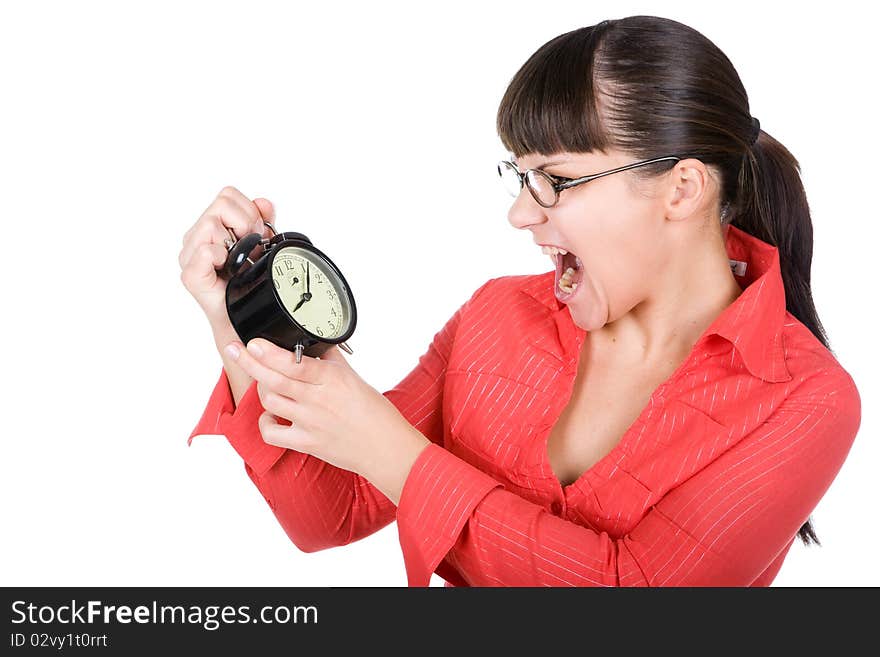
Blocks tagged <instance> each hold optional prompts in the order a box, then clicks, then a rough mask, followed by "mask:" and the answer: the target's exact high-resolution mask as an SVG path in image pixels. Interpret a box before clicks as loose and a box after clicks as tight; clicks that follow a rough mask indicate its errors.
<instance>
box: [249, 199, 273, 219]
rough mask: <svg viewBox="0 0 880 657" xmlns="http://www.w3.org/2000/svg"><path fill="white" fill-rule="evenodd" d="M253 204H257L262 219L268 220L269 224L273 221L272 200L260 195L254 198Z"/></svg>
mask: <svg viewBox="0 0 880 657" xmlns="http://www.w3.org/2000/svg"><path fill="white" fill-rule="evenodd" d="M254 205H256V206H257V210H259V211H260V215H261V216H262V218H263V220H264V221H268V222H269V223H270V224H274V223H275V206H274V205H272V201H270V200H269V199H267V198H262V197H260V198H255V199H254Z"/></svg>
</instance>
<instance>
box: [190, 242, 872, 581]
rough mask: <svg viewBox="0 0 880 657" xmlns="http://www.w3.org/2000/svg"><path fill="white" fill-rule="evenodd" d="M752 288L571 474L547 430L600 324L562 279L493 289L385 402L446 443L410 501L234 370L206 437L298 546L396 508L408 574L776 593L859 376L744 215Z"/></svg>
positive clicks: (371, 523) (213, 406)
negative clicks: (789, 301) (302, 448)
mask: <svg viewBox="0 0 880 657" xmlns="http://www.w3.org/2000/svg"><path fill="white" fill-rule="evenodd" d="M727 251H728V255H729V256H730V258H731V259H734V260H739V261H742V262H745V263H746V267H745V271H743V272H742V273H741V275H740V274H737V280H738V281H739V282H740V285H741V287H742V288H743V293H742V294H741V295H740V296H739V297H738V298H737V299H736V300H735V301H734V302H733V303H732V304H731V305H730V306H728V307H727V308H726V309H725V310H724V311H723V312H722V313H721V314H720V315H719V316H718V317H717V318H716V320H715V321H714V322H713V323H712V325H711V326H709V328H707V329H706V331H704V333H703V334H702V335H701V336H700V338H699V339H698V340H697V342H696V344H695V345H694V347H693V349H692V351H691V353H690V354H689V356H688V358H686V359H685V361H684V362H683V363H682V364H681V365H680V366H679V368H678V369H677V370H676V371H675V372H674V373H673V374H672V375H671V376H670V377H669V378H668V379H667V380H666V381H664V382H663V383H662V384H661V385H660V386H658V387H657V389H656V390H655V391H654V392H653V393H652V395H651V397H650V400H649V402H648V403H647V405H646V406H645V407H644V409H643V410H642V412H641V414H640V415H639V416H638V418H637V419H636V420H635V421H634V422H633V423H632V425H630V427H629V428H628V429H627V430H626V431H625V432H624V434H623V436H622V437H621V439H620V441H619V442H618V443H617V445H616V446H615V447H614V448H613V449H612V450H611V451H610V452H609V453H608V454H606V455H605V457H603V458H602V459H600V460H599V461H598V462H597V463H595V464H594V465H593V466H592V467H591V468H590V469H588V470H587V471H586V472H584V473H583V474H582V475H581V476H580V477H579V478H578V479H577V480H576V481H574V482H572V483H571V484H569V485H567V486H562V485H561V483H560V482H559V480H558V479H556V477H555V475H554V474H553V471H552V469H551V467H550V463H549V460H548V457H547V439H548V437H549V433H550V430H551V429H552V427H553V425H554V423H555V422H556V420H557V418H558V417H559V416H560V414H561V413H562V410H563V409H564V407H565V405H566V403H567V402H568V399H569V397H570V395H571V391H572V388H573V385H574V378H575V375H576V373H577V368H578V359H579V355H580V348H581V346H582V344H583V341H584V340H585V339H586V338H587V332H586V331H584V330H583V329H581V328H579V327H578V326H576V325H575V324H574V323H573V322H572V320H571V315H570V314H569V312H568V308H567V307H566V306H565V305H564V304H561V303H559V302H558V301H557V300H556V298H555V296H554V294H553V289H552V286H553V281H554V272H553V271H549V272H546V273H544V274H536V275H522V276H504V277H500V278H494V279H491V280H489V281H488V282H486V283H485V284H483V285H482V286H481V287H480V288H479V289H478V290H477V291H476V292H474V294H473V295H472V296H471V297H470V299H468V300H467V302H465V303H464V304H463V305H462V307H461V308H459V309H458V310H457V311H456V312H455V313H454V314H453V316H452V317H451V318H450V319H449V321H448V322H447V323H446V324H445V325H444V326H443V328H442V329H441V330H440V331H439V332H438V333H437V334H435V336H434V338H433V340H432V342H431V344H430V345H429V347H428V350H427V351H426V352H425V353H424V354H423V355H422V357H421V358H420V359H419V362H418V364H417V366H416V367H415V368H414V369H413V370H412V371H411V372H410V373H409V374H408V375H407V376H406V377H405V378H404V379H403V380H402V381H401V382H400V383H399V384H398V385H397V386H395V387H394V388H392V389H391V390H388V391H386V392H385V393H383V394H385V395H386V397H387V398H388V399H389V400H390V401H392V402H393V403H394V404H395V406H396V407H397V408H398V409H399V410H400V411H401V413H402V414H403V415H404V417H406V418H407V420H409V421H410V423H411V424H412V425H413V426H415V427H416V428H417V429H418V430H419V431H421V432H422V433H423V434H424V435H425V436H426V437H428V438H429V439H430V440H431V442H432V444H431V445H429V446H428V447H427V448H425V450H423V451H422V452H421V454H420V455H419V457H418V459H417V460H416V462H415V463H414V465H413V467H412V470H411V471H410V473H409V475H408V478H407V480H406V483H405V485H404V488H403V491H402V493H401V498H400V503H399V506H398V507H396V508H395V506H394V505H393V504H392V503H391V502H390V501H389V500H388V499H387V498H386V497H385V496H384V495H382V494H381V493H380V492H379V491H378V490H377V489H375V488H374V487H373V486H372V484H370V483H369V482H368V481H366V480H364V479H363V478H362V477H360V476H358V475H355V474H354V473H351V472H347V471H344V470H340V469H338V468H335V467H333V466H330V465H328V464H326V463H323V462H322V461H320V460H318V459H315V458H313V457H311V456H309V455H306V454H301V453H298V452H294V451H292V450H285V449H283V448H280V447H276V446H273V445H267V444H266V443H264V442H263V441H262V439H261V437H260V434H259V430H258V428H257V418H258V417H259V415H260V414H261V413H262V411H263V409H262V407H261V405H260V401H259V397H258V396H257V394H256V384H253V385H252V386H251V388H250V389H248V391H247V393H246V394H245V395H244V397H243V398H242V399H241V403H240V404H239V406H238V408H235V405H234V403H233V401H232V398H231V394H230V391H229V385H228V382H227V380H226V378H225V373H224V372H222V371H221V374H220V379H219V380H218V382H217V385H216V386H215V389H214V392H213V394H212V396H211V398H210V400H209V402H208V405H207V408H206V409H205V411H204V413H203V415H202V419H201V420H200V421H199V424H198V425H197V426H196V428H195V430H194V431H193V432H192V434H191V435H190V438H189V440H190V441H191V440H192V438H193V437H194V436H195V435H198V434H202V433H219V434H223V435H226V436H227V438H228V439H229V441H230V443H231V444H232V446H233V447H234V448H235V449H236V451H237V452H238V453H239V455H240V456H241V457H242V459H243V460H244V463H245V469H246V471H247V473H248V475H249V476H250V478H251V479H252V481H253V482H254V484H255V485H256V486H257V487H258V489H259V490H260V491H261V493H262V494H263V496H264V498H265V499H266V501H267V503H268V504H269V505H270V507H271V508H272V510H273V512H274V513H275V515H276V517H277V518H278V520H279V522H280V523H281V525H282V527H283V528H284V530H285V531H286V532H287V534H288V536H289V537H290V538H291V540H292V541H293V542H294V544H295V545H297V547H299V548H300V549H301V550H303V551H306V552H311V551H315V550H320V549H325V548H328V547H332V546H337V545H345V544H347V543H349V542H351V541H355V540H358V539H360V538H362V537H364V536H366V535H368V534H370V533H372V532H375V531H377V530H378V529H380V528H382V527H384V526H386V525H387V524H389V523H390V522H392V521H394V520H396V521H397V524H398V534H399V538H400V545H401V549H402V551H403V557H404V563H405V566H406V570H407V579H408V583H409V584H410V585H411V586H426V585H428V583H429V580H430V577H431V574H432V573H434V572H436V573H437V574H438V575H440V576H441V577H442V578H443V579H445V580H446V585H447V586H703V585H707V586H767V585H769V584H770V583H771V582H772V581H773V578H774V577H775V576H776V574H777V572H778V571H779V568H780V567H781V565H782V561H783V559H784V558H785V556H786V554H787V552H788V550H789V548H790V547H791V545H792V543H793V541H794V538H795V535H796V533H797V530H798V529H799V528H800V526H801V525H802V524H803V523H804V522H805V521H806V519H807V518H808V517H809V514H810V513H811V511H812V510H813V509H814V508H815V506H816V504H817V503H818V502H819V500H820V499H821V498H822V496H823V495H824V494H825V492H826V490H827V489H828V487H829V486H830V485H831V483H832V481H833V480H834V477H835V476H836V475H837V473H838V471H839V469H840V467H841V466H842V464H843V462H844V460H845V458H846V456H847V454H848V453H849V450H850V448H851V445H852V443H853V440H854V439H855V435H856V433H857V431H858V427H859V424H860V421H861V401H860V398H859V394H858V391H857V389H856V386H855V383H854V382H853V380H852V378H851V377H850V376H849V374H848V373H847V372H846V371H845V370H844V369H843V368H842V367H841V366H840V364H839V363H838V362H837V361H836V359H835V358H834V356H833V355H832V354H831V352H829V351H828V350H827V349H826V348H825V347H824V346H823V345H822V344H821V343H820V342H819V341H818V340H817V339H816V338H815V336H813V335H812V333H810V331H809V330H808V329H807V328H806V327H805V326H804V325H803V324H801V323H800V322H799V321H798V320H797V319H796V318H795V317H794V316H792V315H791V314H790V313H788V312H787V311H786V308H785V291H784V287H783V284H782V278H781V274H780V269H779V256H778V251H777V249H776V248H775V247H773V246H771V245H769V244H766V243H765V242H763V241H761V240H758V239H756V238H755V237H753V236H751V235H749V234H747V233H745V232H743V231H741V230H739V229H737V228H736V227H734V226H731V227H730V228H729V232H728V236H727Z"/></svg>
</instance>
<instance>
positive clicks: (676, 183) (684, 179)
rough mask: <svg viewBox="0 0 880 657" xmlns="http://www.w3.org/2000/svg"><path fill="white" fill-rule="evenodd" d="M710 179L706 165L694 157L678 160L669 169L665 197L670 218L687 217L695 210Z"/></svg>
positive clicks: (707, 189)
mask: <svg viewBox="0 0 880 657" xmlns="http://www.w3.org/2000/svg"><path fill="white" fill-rule="evenodd" d="M710 184H711V180H710V179H709V171H708V170H707V169H706V165H705V164H703V163H702V162H700V161H699V160H697V159H695V158H687V159H684V160H681V161H680V162H678V163H677V164H676V165H675V167H674V168H673V169H672V171H671V177H670V180H669V187H668V190H669V191H668V193H669V196H668V197H667V199H668V200H667V203H668V216H669V217H670V219H687V218H688V217H690V216H691V215H692V214H694V213H695V212H697V211H698V210H699V208H700V205H701V204H702V202H703V197H704V196H705V195H706V194H708V193H709V187H710Z"/></svg>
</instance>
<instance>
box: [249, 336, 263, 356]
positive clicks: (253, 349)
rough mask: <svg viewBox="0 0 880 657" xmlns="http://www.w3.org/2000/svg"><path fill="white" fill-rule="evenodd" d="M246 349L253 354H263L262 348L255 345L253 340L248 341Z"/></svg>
mask: <svg viewBox="0 0 880 657" xmlns="http://www.w3.org/2000/svg"><path fill="white" fill-rule="evenodd" d="M247 350H248V351H249V352H251V353H252V354H253V355H254V356H262V355H263V350H262V349H260V347H259V346H258V345H257V343H256V342H254V341H253V340H251V341H250V342H248V346H247Z"/></svg>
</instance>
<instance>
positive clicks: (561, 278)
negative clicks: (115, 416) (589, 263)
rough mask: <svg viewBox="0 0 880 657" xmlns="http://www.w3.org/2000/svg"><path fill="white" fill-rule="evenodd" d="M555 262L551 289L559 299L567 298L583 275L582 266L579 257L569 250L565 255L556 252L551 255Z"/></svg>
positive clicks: (573, 291)
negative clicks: (554, 273)
mask: <svg viewBox="0 0 880 657" xmlns="http://www.w3.org/2000/svg"><path fill="white" fill-rule="evenodd" d="M553 260H554V261H555V263H556V276H555V277H554V281H553V289H554V291H555V292H556V296H557V297H559V298H560V299H567V298H568V297H570V296H571V295H572V294H574V293H575V291H576V290H577V287H578V284H579V283H580V282H581V280H583V277H584V266H583V263H582V262H581V259H580V258H579V257H577V256H576V255H575V254H574V253H572V252H571V251H569V252H568V253H566V254H565V255H562V254H560V253H557V254H556V255H555V256H553Z"/></svg>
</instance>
